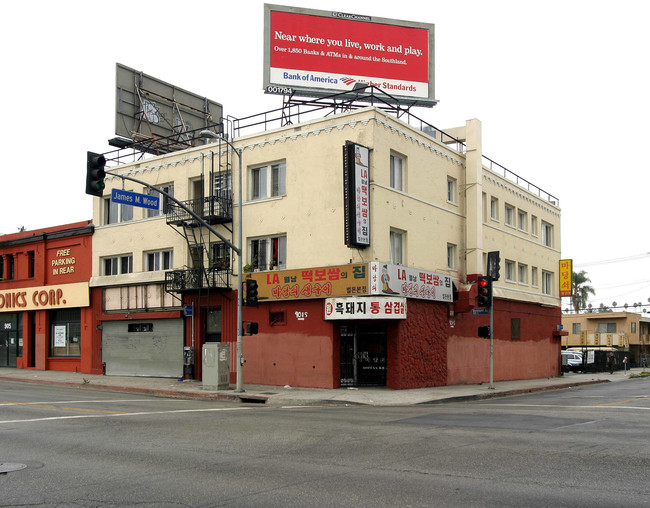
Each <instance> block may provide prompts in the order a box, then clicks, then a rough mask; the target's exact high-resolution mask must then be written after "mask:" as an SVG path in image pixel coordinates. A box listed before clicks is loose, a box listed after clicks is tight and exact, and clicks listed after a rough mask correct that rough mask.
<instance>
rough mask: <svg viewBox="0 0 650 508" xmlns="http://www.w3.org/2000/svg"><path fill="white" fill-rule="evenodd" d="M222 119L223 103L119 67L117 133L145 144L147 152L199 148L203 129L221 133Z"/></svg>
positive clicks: (116, 78)
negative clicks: (218, 125)
mask: <svg viewBox="0 0 650 508" xmlns="http://www.w3.org/2000/svg"><path fill="white" fill-rule="evenodd" d="M222 117H223V107H222V105H221V104H219V103H217V102H214V101H211V100H210V99H207V98H205V97H201V96H200V95H197V94H195V93H192V92H188V91H187V90H183V89H182V88H179V87H177V86H175V85H171V84H169V83H166V82H164V81H162V80H160V79H158V78H154V77H152V76H148V75H147V74H144V73H143V72H141V71H136V70H134V69H131V68H129V67H126V66H125V65H122V64H119V63H118V64H116V72H115V134H116V135H117V136H120V137H121V138H125V139H127V140H131V141H133V142H135V143H141V145H139V148H141V149H143V151H147V152H151V153H154V154H157V153H168V152H173V151H176V150H183V149H185V148H189V147H191V146H196V145H197V144H198V143H199V141H200V140H199V137H198V134H199V132H200V130H201V129H203V128H206V127H210V128H211V129H210V130H214V131H215V132H216V133H220V129H221V127H219V128H216V127H214V126H215V125H216V124H221V122H222ZM217 131H218V132H217ZM116 146H118V145H116Z"/></svg>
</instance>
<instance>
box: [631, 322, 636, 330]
mask: <svg viewBox="0 0 650 508" xmlns="http://www.w3.org/2000/svg"><path fill="white" fill-rule="evenodd" d="M630 325H631V326H630V333H636V323H635V322H632V323H630Z"/></svg>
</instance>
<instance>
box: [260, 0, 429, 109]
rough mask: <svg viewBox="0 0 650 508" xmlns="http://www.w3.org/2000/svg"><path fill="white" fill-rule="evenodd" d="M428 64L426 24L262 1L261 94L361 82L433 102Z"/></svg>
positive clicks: (327, 89) (322, 90)
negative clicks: (263, 91)
mask: <svg viewBox="0 0 650 508" xmlns="http://www.w3.org/2000/svg"><path fill="white" fill-rule="evenodd" d="M433 64H434V25H432V24H426V23H419V22H410V21H398V20H392V19H386V18H375V17H372V16H364V15H356V14H348V13H342V12H331V11H321V10H313V9H302V8H297V7H285V6H278V5H269V4H265V6H264V87H265V90H266V92H267V93H281V94H288V93H300V94H301V95H307V96H322V95H325V94H332V93H338V92H344V91H349V90H353V89H354V86H355V84H357V83H363V84H368V85H373V86H375V87H377V88H378V89H380V90H381V91H383V92H386V93H387V94H389V95H390V96H392V97H394V98H396V99H398V100H399V99H410V100H416V101H417V102H418V103H422V104H427V103H428V104H429V105H433V104H435V102H436V101H435V98H434V65H433Z"/></svg>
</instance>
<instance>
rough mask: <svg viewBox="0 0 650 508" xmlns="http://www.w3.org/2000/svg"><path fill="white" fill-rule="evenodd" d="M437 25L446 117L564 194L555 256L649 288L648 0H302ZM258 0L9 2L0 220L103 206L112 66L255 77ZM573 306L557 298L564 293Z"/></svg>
mask: <svg viewBox="0 0 650 508" xmlns="http://www.w3.org/2000/svg"><path fill="white" fill-rule="evenodd" d="M275 3H278V4H283V5H291V6H298V7H310V8H317V9H323V10H333V11H341V12H347V13H354V14H364V15H370V16H378V17H385V18H395V19H403V20H411V21H422V22H426V23H432V24H435V44H436V48H435V58H436V61H435V73H436V77H435V86H436V99H438V100H439V101H440V102H439V104H438V105H437V106H436V107H434V108H432V109H418V110H417V111H416V114H418V115H419V116H422V117H423V118H425V119H427V120H428V121H429V122H430V123H432V124H433V125H435V126H436V127H438V128H441V129H444V128H445V127H453V126H458V125H463V124H464V122H465V120H467V119H470V118H478V119H479V120H481V122H482V123H483V151H484V154H485V155H486V156H488V157H490V158H491V159H493V160H495V161H497V162H499V163H500V164H502V165H503V166H505V167H507V168H508V169H510V170H511V171H514V172H515V173H517V174H519V175H520V176H522V177H524V178H526V179H527V180H529V181H530V182H532V183H534V184H535V185H537V186H538V187H540V188H542V189H544V190H545V191H547V192H549V193H550V194H552V195H554V196H556V197H558V198H559V201H560V206H561V208H562V257H563V258H570V259H573V261H574V265H575V266H574V268H575V269H576V270H581V269H583V270H585V271H586V272H587V274H588V275H589V277H590V278H591V282H592V285H593V286H594V287H595V289H596V292H597V293H596V296H595V297H593V298H592V304H593V305H594V306H596V307H597V306H598V305H599V304H600V303H604V304H605V305H611V304H612V302H613V301H616V302H618V304H619V305H621V304H623V303H626V302H627V303H629V304H630V305H631V304H633V303H634V302H644V303H646V304H647V303H648V299H649V298H650V246H649V243H650V242H648V240H647V239H646V236H647V235H646V233H645V232H646V230H647V229H648V227H647V226H646V220H647V215H648V214H647V209H648V208H649V207H650V203H649V200H648V198H647V194H648V192H649V191H650V189H649V187H648V179H649V176H648V173H649V172H648V170H649V169H650V168H649V166H650V161H649V160H648V158H646V157H644V156H643V153H645V149H646V147H647V146H648V143H649V140H650V122H649V117H650V115H649V113H650V107H649V102H650V99H649V98H648V97H649V94H648V90H649V88H650V87H649V85H650V83H649V81H650V78H649V76H650V73H649V72H648V53H649V49H650V30H648V29H647V22H648V19H649V18H650V2H647V1H645V0H619V1H617V2H611V1H601V0H592V1H589V2H584V1H578V0H576V1H571V0H564V1H556V0H547V1H544V2H541V1H540V2H524V1H518V0H511V1H507V0H475V1H474V0H453V1H450V0H444V1H443V0H428V1H427V2H423V1H422V0H417V1H411V0H399V1H395V0H391V1H383V0H375V1H373V2H368V1H355V0H344V1H341V0H318V1H311V0H294V1H290V2H289V1H287V2H281V1H278V2H275ZM263 4H264V2H263V1H259V0H240V1H238V2H222V1H215V0H210V1H202V0H194V1H192V2H178V1H167V0H155V1H153V0H129V1H122V0H112V1H110V2H109V1H101V0H98V1H93V2H89V1H68V0H60V1H57V2H52V1H44V0H35V1H31V2H10V3H7V4H6V5H3V15H2V22H1V23H2V29H1V30H0V43H1V47H2V53H3V57H2V61H3V73H2V74H3V79H2V82H1V84H0V87H1V89H2V92H3V93H2V110H1V111H2V119H1V120H0V140H1V142H2V153H3V159H2V164H3V167H2V174H3V178H2V185H1V186H0V233H13V232H16V231H17V230H18V228H19V227H20V226H25V227H26V228H27V229H37V228H40V227H46V226H52V225H58V224H65V223H69V222H76V221H79V220H86V219H90V218H91V217H92V198H91V197H89V196H87V195H86V194H84V186H85V163H86V160H85V159H86V151H87V150H91V151H96V152H106V151H109V150H112V148H111V147H109V146H108V144H107V140H108V139H109V138H111V137H113V136H114V128H115V125H114V124H115V121H114V109H115V92H114V88H115V63H116V62H119V63H122V64H124V65H126V66H128V67H132V68H134V69H137V70H140V71H142V72H144V73H146V74H149V75H151V76H155V77H156V78H159V79H162V80H164V81H167V82H169V83H172V84H174V85H176V86H179V87H181V88H184V89H186V90H190V91H192V92H194V93H197V94H199V95H201V96H206V97H208V98H210V99H212V100H214V101H216V102H220V103H221V104H223V105H224V113H225V114H227V115H232V116H235V117H242V116H245V115H249V114H253V113H257V112H262V111H264V110H268V109H274V108H278V107H280V106H281V97H280V96H266V95H264V93H263V91H262V56H263V53H262V50H263ZM567 306H568V302H567V300H566V299H564V300H563V308H565V307H567Z"/></svg>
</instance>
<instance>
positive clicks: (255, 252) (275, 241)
mask: <svg viewBox="0 0 650 508" xmlns="http://www.w3.org/2000/svg"><path fill="white" fill-rule="evenodd" d="M248 264H249V265H250V266H251V267H252V268H253V269H256V270H272V269H273V268H279V269H280V270H282V269H284V268H286V266H287V237H286V236H285V235H278V236H267V237H263V238H253V239H251V240H250V241H249V243H248Z"/></svg>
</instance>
